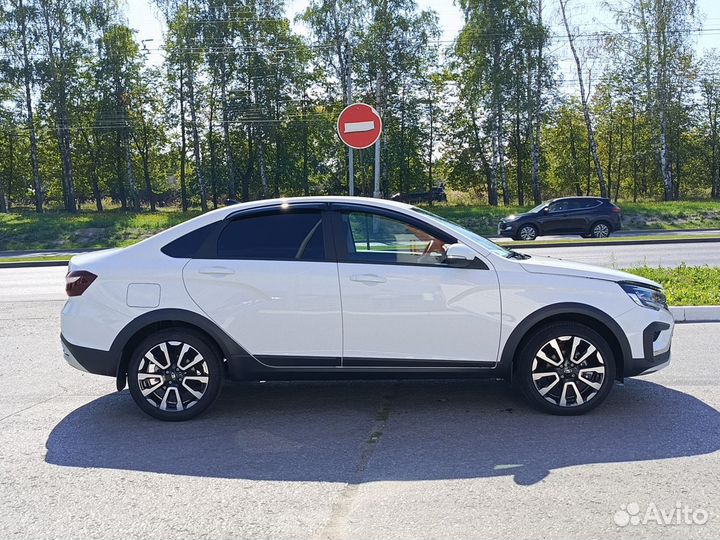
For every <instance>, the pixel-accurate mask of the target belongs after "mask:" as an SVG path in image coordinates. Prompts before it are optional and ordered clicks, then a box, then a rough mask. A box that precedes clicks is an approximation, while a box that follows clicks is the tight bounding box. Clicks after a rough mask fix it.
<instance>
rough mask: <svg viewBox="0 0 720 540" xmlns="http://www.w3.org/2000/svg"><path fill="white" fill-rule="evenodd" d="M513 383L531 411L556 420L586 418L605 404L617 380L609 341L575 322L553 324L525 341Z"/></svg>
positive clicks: (518, 358)
mask: <svg viewBox="0 0 720 540" xmlns="http://www.w3.org/2000/svg"><path fill="white" fill-rule="evenodd" d="M513 379H514V381H516V382H517V384H518V385H519V387H520V390H521V391H522V393H523V394H524V396H525V397H526V398H527V400H528V401H529V402H530V404H531V405H533V406H534V407H535V408H537V409H540V410H541V411H544V412H549V413H552V414H559V415H575V414H582V413H586V412H588V411H590V410H592V409H594V408H595V407H597V406H598V405H600V403H602V402H603V400H604V399H605V398H606V397H607V395H608V393H609V392H610V389H611V388H612V385H613V382H614V380H615V358H614V356H613V353H612V349H611V348H610V346H609V345H608V342H607V340H606V339H605V338H603V337H602V336H601V335H600V334H598V333H597V332H596V331H595V330H593V329H592V328H590V327H588V326H585V325H583V324H578V323H563V322H559V323H552V324H548V325H546V326H543V327H541V328H539V329H538V330H537V331H535V332H534V334H533V335H531V336H530V337H529V339H528V340H527V341H526V342H525V345H524V346H523V347H522V349H521V350H520V353H519V355H518V357H517V362H516V364H515V371H514V373H513Z"/></svg>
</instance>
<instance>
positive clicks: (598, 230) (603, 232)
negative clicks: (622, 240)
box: [593, 223, 610, 238]
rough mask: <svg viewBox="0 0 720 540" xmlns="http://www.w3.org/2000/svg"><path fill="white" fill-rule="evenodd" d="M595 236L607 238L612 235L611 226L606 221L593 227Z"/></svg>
mask: <svg viewBox="0 0 720 540" xmlns="http://www.w3.org/2000/svg"><path fill="white" fill-rule="evenodd" d="M593 236H594V237H595V238H607V237H608V236H610V227H608V226H607V225H606V224H605V223H598V224H597V225H595V226H594V227H593Z"/></svg>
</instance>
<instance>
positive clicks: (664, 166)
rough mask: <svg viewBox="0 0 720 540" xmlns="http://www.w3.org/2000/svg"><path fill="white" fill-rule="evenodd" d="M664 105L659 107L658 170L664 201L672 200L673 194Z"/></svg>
mask: <svg viewBox="0 0 720 540" xmlns="http://www.w3.org/2000/svg"><path fill="white" fill-rule="evenodd" d="M666 116H667V115H666V114H665V110H664V107H662V106H661V109H660V172H661V174H662V177H663V191H664V198H665V200H666V201H672V200H673V198H674V195H675V190H674V187H673V178H672V171H671V169H670V160H669V159H668V144H667V118H666Z"/></svg>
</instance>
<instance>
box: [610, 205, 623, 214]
mask: <svg viewBox="0 0 720 540" xmlns="http://www.w3.org/2000/svg"><path fill="white" fill-rule="evenodd" d="M620 212H621V210H620V209H619V208H618V207H617V206H613V207H612V213H613V214H619V213H620Z"/></svg>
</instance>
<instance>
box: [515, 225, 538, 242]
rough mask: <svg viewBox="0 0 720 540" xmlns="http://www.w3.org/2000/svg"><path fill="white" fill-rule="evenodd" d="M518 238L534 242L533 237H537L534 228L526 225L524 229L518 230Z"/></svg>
mask: <svg viewBox="0 0 720 540" xmlns="http://www.w3.org/2000/svg"><path fill="white" fill-rule="evenodd" d="M518 236H519V237H520V239H521V240H535V237H536V236H537V231H536V230H535V227H531V226H530V225H526V226H525V227H522V228H521V229H520V232H519V233H518Z"/></svg>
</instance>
